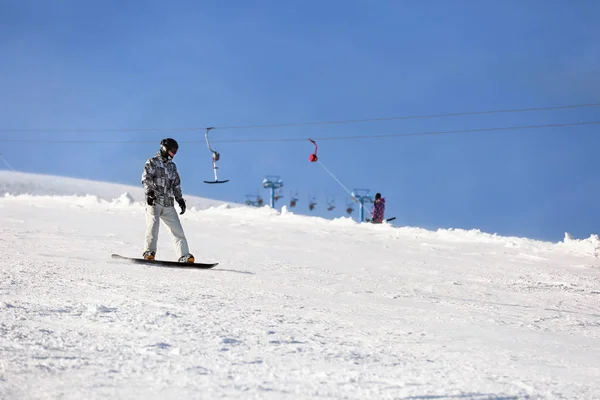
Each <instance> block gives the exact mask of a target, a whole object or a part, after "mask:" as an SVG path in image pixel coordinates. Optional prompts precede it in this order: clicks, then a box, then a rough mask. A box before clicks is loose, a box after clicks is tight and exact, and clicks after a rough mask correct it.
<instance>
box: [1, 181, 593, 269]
mask: <svg viewBox="0 0 600 400" xmlns="http://www.w3.org/2000/svg"><path fill="white" fill-rule="evenodd" d="M0 196H3V197H0V199H2V198H4V199H6V200H14V201H27V202H28V203H31V204H40V205H50V203H54V204H56V205H58V204H69V205H74V206H78V207H90V208H95V207H96V206H101V207H108V208H111V209H114V208H127V207H134V208H139V209H140V210H142V208H143V206H144V193H143V189H142V188H141V187H137V186H133V185H126V184H119V183H111V182H101V181H92V180H86V179H78V178H70V177H62V176H54V175H41V174H31V173H24V172H14V171H2V170H0ZM185 198H186V201H187V204H188V212H187V213H186V218H190V219H201V218H203V217H204V216H206V215H207V214H200V215H196V213H197V212H203V213H206V212H208V213H216V214H218V215H221V216H229V217H234V218H241V219H244V220H247V219H252V220H253V221H255V223H256V222H257V221H265V222H267V223H272V222H281V223H293V224H294V225H313V226H314V225H322V224H326V225H324V226H329V227H333V226H335V227H337V228H340V229H355V228H358V229H361V230H360V231H357V233H359V232H365V231H364V229H367V231H368V232H370V233H377V234H378V235H383V236H385V237H392V238H396V239H402V238H407V237H419V238H423V239H444V240H446V241H449V242H478V243H482V242H487V243H497V244H501V245H504V246H506V247H507V248H510V247H530V248H531V247H538V246H541V247H543V248H544V250H545V251H555V250H559V251H566V252H568V253H571V254H577V255H584V256H591V257H599V256H600V238H599V237H598V235H591V236H590V237H589V238H585V239H575V238H573V237H572V236H571V235H570V234H569V233H565V238H564V240H563V241H562V242H556V243H553V242H544V241H540V240H535V239H529V238H524V237H512V236H501V235H498V234H495V233H486V232H482V231H480V230H479V229H469V230H467V229H460V228H440V229H437V230H427V229H424V228H419V227H409V226H399V227H398V226H392V225H388V224H382V225H372V224H368V223H363V224H359V223H358V222H356V221H354V220H353V219H351V218H349V217H339V218H334V219H325V218H322V217H317V216H308V215H295V214H294V213H293V212H291V211H289V210H288V208H287V207H286V206H285V205H284V206H282V208H281V211H279V210H277V209H271V208H270V207H269V206H268V205H265V206H264V207H261V208H256V207H248V206H246V205H244V204H237V203H228V202H224V201H219V200H212V199H206V198H202V197H197V196H186V197H185ZM265 218H267V220H265Z"/></svg>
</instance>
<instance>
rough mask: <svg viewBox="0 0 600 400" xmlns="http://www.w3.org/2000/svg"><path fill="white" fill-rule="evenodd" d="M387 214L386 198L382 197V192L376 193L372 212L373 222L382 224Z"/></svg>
mask: <svg viewBox="0 0 600 400" xmlns="http://www.w3.org/2000/svg"><path fill="white" fill-rule="evenodd" d="M384 214H385V198H383V197H381V193H377V194H376V195H375V201H374V204H373V212H372V213H371V222H372V223H374V224H380V223H382V222H383V219H384V218H385V217H384Z"/></svg>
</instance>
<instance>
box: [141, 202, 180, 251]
mask: <svg viewBox="0 0 600 400" xmlns="http://www.w3.org/2000/svg"><path fill="white" fill-rule="evenodd" d="M161 219H162V220H163V222H164V223H165V225H167V227H168V228H169V229H170V230H171V234H172V235H173V244H174V246H175V253H177V257H178V258H179V257H182V256H186V255H188V254H190V249H189V248H188V242H187V239H186V238H185V234H184V233H183V227H182V226H181V221H179V215H178V214H177V211H176V210H175V207H173V206H170V207H165V206H161V205H160V204H154V205H153V206H150V205H147V206H146V244H145V247H144V251H153V252H155V253H156V246H157V244H158V228H159V226H160V220H161Z"/></svg>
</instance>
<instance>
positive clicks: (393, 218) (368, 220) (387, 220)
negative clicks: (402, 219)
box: [365, 217, 396, 224]
mask: <svg viewBox="0 0 600 400" xmlns="http://www.w3.org/2000/svg"><path fill="white" fill-rule="evenodd" d="M395 219H396V217H392V218H388V219H386V220H385V222H390V221H393V220H395ZM365 221H366V222H370V223H372V224H380V223H381V222H373V221H371V219H369V218H367V219H365Z"/></svg>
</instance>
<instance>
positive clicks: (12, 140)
mask: <svg viewBox="0 0 600 400" xmlns="http://www.w3.org/2000/svg"><path fill="white" fill-rule="evenodd" d="M599 124H600V121H586V122H567V123H559V124H544V125H520V126H507V127H495V128H480V129H457V130H448V131H429V132H408V133H391V134H380V135H358V136H332V137H315V138H314V139H315V140H353V139H382V138H393V137H409V136H427V135H448V134H457V133H484V132H497V131H516V130H529V129H542V128H561V127H573V126H587V125H599ZM305 140H306V138H279V139H230V140H213V141H212V142H213V143H252V142H254V143H266V142H301V141H305ZM0 143H47V144H51V143H58V144H60V143H69V144H149V143H154V142H153V141H148V140H54V139H4V138H0ZM186 143H200V141H197V140H189V141H186Z"/></svg>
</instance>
